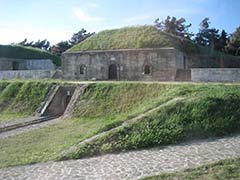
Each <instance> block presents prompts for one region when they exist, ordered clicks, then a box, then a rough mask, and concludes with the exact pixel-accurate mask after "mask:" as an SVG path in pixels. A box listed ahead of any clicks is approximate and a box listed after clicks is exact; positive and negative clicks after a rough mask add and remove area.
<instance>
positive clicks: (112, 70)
mask: <svg viewBox="0 0 240 180" xmlns="http://www.w3.org/2000/svg"><path fill="white" fill-rule="evenodd" d="M108 72H109V74H108V78H109V79H110V80H116V79H117V78H118V75H117V65H116V64H111V65H110V66H109V71H108Z"/></svg>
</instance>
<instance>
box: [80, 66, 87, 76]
mask: <svg viewBox="0 0 240 180" xmlns="http://www.w3.org/2000/svg"><path fill="white" fill-rule="evenodd" d="M85 71H86V66H85V65H81V66H80V74H81V75H83V74H85Z"/></svg>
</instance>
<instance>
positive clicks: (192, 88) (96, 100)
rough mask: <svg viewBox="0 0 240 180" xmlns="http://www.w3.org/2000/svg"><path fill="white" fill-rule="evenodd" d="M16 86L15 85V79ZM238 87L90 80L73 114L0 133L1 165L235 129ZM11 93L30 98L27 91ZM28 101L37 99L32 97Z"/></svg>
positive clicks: (149, 143)
mask: <svg viewBox="0 0 240 180" xmlns="http://www.w3.org/2000/svg"><path fill="white" fill-rule="evenodd" d="M38 83H40V84H41V82H38ZM42 83H46V82H42ZM30 84H31V83H30ZM47 84H48V83H47ZM9 85H11V83H10V84H9ZM9 85H7V87H8V86H9ZM11 86H13V85H11ZM14 86H15V87H18V86H17V84H16V85H14ZM0 87H1V86H0ZM22 87H23V85H22V86H21V88H20V89H26V88H22ZM239 88H240V85H218V84H217V85H214V84H209V85H193V84H185V85H184V84H181V85H178V84H158V83H149V84H144V83H98V84H91V85H89V87H88V88H87V89H86V92H85V93H84V95H83V97H82V98H81V99H80V101H79V102H78V104H77V106H76V108H75V111H74V114H73V118H72V119H65V120H62V121H59V122H58V123H57V124H55V125H50V126H48V127H44V128H41V129H37V130H34V131H30V132H26V133H23V134H19V135H17V136H13V137H9V138H7V139H0V144H1V146H0V167H7V166H14V165H22V164H31V163H36V162H43V161H48V160H58V159H59V157H60V158H79V157H85V156H90V155H97V154H102V153H108V152H116V151H125V150H129V149H138V148H145V147H147V148H149V147H154V146H159V145H163V144H172V143H176V142H179V141H182V140H184V139H187V138H189V136H191V137H194V138H205V137H209V136H215V135H223V134H229V133H232V132H234V131H238V130H239V129H238V127H240V126H239V124H238V121H237V117H240V116H239V115H240V114H239V111H240V108H239V106H240V103H239V102H240V98H239V97H240V91H239ZM19 92H20V91H19ZM21 94H22V93H21ZM6 97H8V96H6ZM15 97H19V99H25V100H26V102H29V101H28V100H27V97H25V96H22V95H21V96H20V95H19V96H17V95H16V96H15ZM175 97H184V98H186V100H183V101H181V102H179V103H172V104H169V105H168V106H166V107H164V108H162V109H160V111H159V112H157V113H153V114H151V115H150V116H149V117H147V118H146V119H143V120H142V122H141V123H137V124H133V125H131V126H129V127H127V128H124V129H121V130H120V131H117V132H116V133H113V134H109V135H108V136H106V137H103V138H101V139H98V141H97V142H95V143H93V144H88V145H87V146H84V147H78V149H77V151H76V152H74V153H73V154H68V155H67V156H64V157H62V156H60V154H61V153H62V152H63V151H65V150H67V149H68V148H70V147H71V146H73V145H77V144H78V143H79V142H81V141H83V140H85V139H87V138H89V137H92V136H94V135H96V134H98V133H100V132H103V131H106V130H108V129H111V128H113V127H116V126H119V125H120V124H121V123H122V122H124V121H126V120H128V119H130V118H132V117H135V116H136V115H138V114H140V113H143V112H145V111H146V110H148V109H151V108H154V107H157V106H159V105H161V104H163V103H165V102H167V101H169V100H171V99H173V98H175ZM13 102H14V101H13ZM29 103H30V102H29ZM31 103H33V104H35V101H33V102H31ZM23 104H24V103H23ZM27 104H28V103H27ZM218 104H220V105H221V106H219V105H218ZM13 107H15V106H13ZM217 107H218V108H217ZM188 111H189V112H188ZM215 116H216V117H215ZM212 117H215V118H213V119H212ZM193 119H195V120H194V121H193ZM202 128H203V129H202ZM194 132H197V133H195V134H194Z"/></svg>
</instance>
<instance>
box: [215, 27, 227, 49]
mask: <svg viewBox="0 0 240 180" xmlns="http://www.w3.org/2000/svg"><path fill="white" fill-rule="evenodd" d="M228 40H229V38H228V34H227V32H226V31H225V30H222V32H221V34H220V37H219V39H218V41H217V43H216V44H215V49H216V50H217V51H222V52H225V51H226V46H227V42H228Z"/></svg>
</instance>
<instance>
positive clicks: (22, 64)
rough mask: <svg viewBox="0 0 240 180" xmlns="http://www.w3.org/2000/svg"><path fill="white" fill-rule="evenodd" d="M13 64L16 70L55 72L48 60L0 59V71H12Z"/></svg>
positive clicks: (53, 66) (50, 61)
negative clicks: (16, 67) (15, 64)
mask: <svg viewBox="0 0 240 180" xmlns="http://www.w3.org/2000/svg"><path fill="white" fill-rule="evenodd" d="M13 63H17V64H18V70H55V69H56V68H55V65H54V64H53V62H52V60H50V59H11V58H1V57H0V70H3V71H7V70H13Z"/></svg>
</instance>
